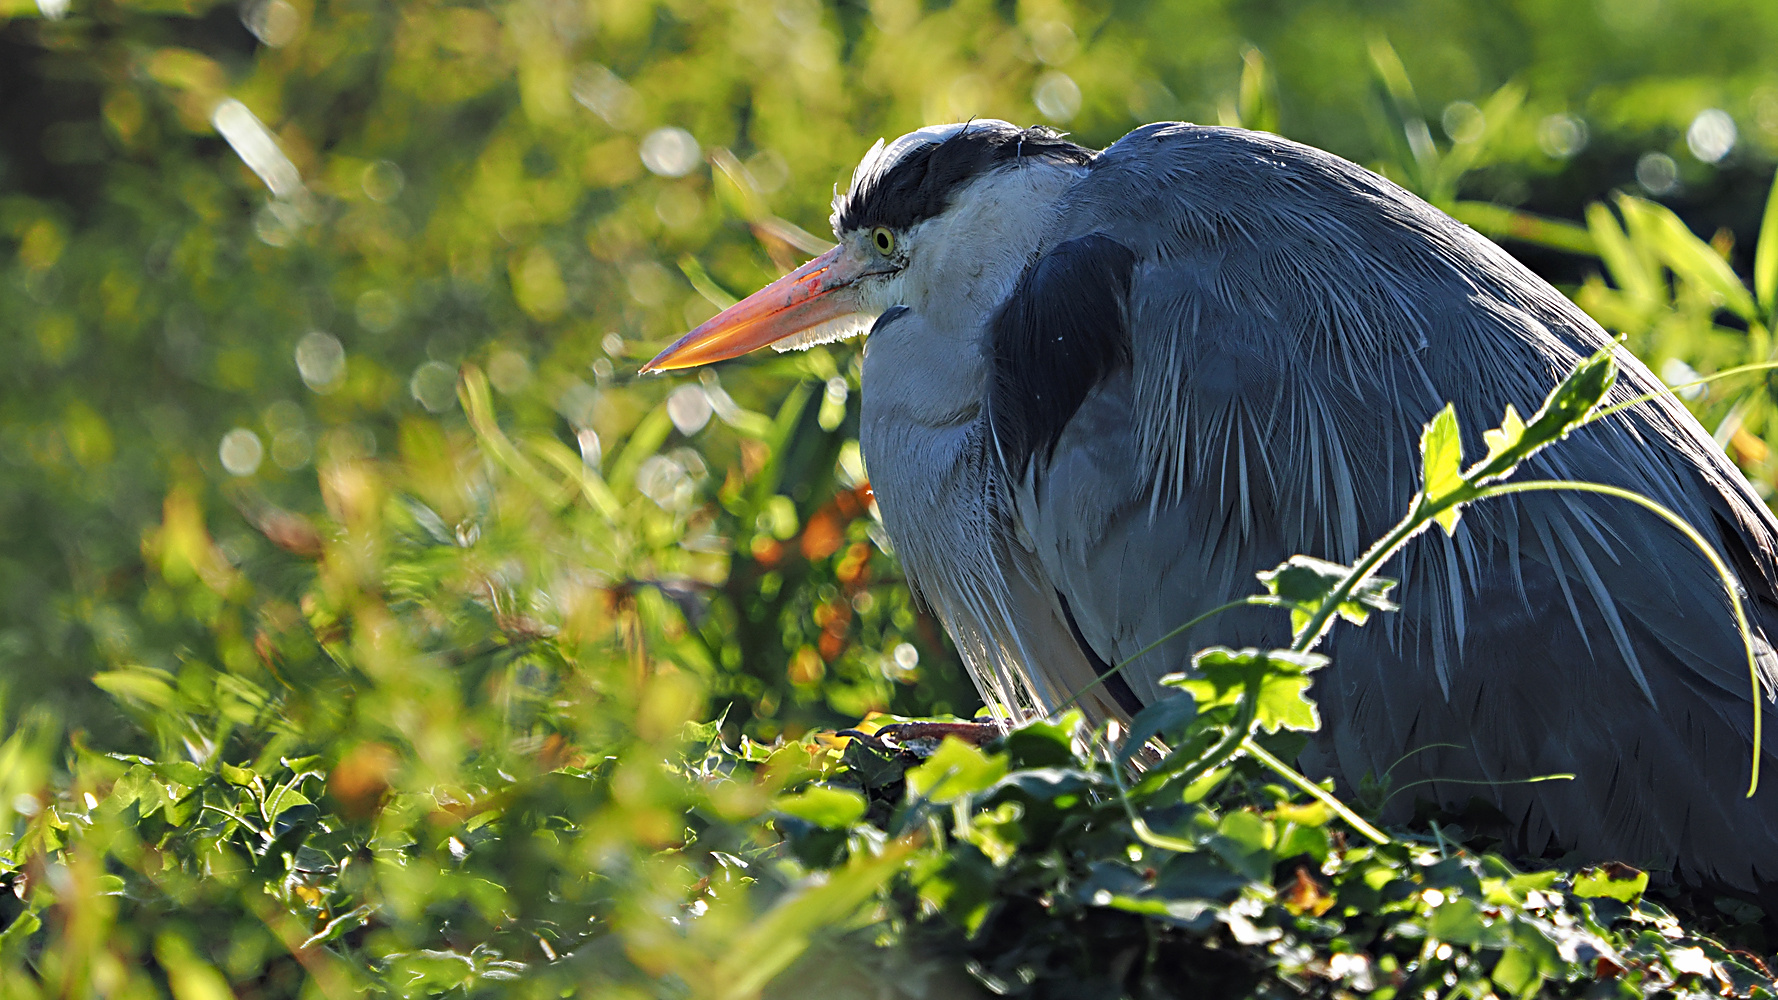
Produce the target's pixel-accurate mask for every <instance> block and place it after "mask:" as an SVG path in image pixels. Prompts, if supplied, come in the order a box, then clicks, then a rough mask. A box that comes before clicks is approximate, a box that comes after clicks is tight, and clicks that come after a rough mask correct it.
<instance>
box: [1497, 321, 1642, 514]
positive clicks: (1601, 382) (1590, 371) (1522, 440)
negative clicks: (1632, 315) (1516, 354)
mask: <svg viewBox="0 0 1778 1000" xmlns="http://www.w3.org/2000/svg"><path fill="white" fill-rule="evenodd" d="M1616 350H1617V345H1616V344H1610V345H1607V346H1605V347H1603V348H1600V349H1599V350H1598V351H1597V352H1595V353H1594V354H1592V355H1591V356H1589V357H1587V358H1586V359H1585V360H1583V361H1581V362H1580V363H1579V364H1577V365H1575V366H1574V370H1573V371H1572V372H1569V373H1568V377H1567V378H1565V379H1563V380H1562V381H1561V383H1560V384H1558V385H1557V386H1556V387H1555V388H1554V389H1551V390H1550V394H1549V396H1548V397H1546V398H1545V399H1544V401H1543V406H1542V407H1540V408H1539V409H1538V411H1537V412H1536V413H1535V414H1533V415H1532V417H1531V422H1530V423H1528V424H1526V423H1522V422H1521V421H1520V420H1519V415H1518V412H1517V411H1516V410H1514V409H1512V408H1511V407H1510V406H1509V407H1508V408H1507V413H1506V416H1505V418H1504V419H1503V420H1502V422H1501V425H1500V427H1499V428H1498V429H1497V430H1495V431H1490V432H1488V433H1487V434H1485V435H1483V439H1484V440H1486V441H1487V442H1488V456H1487V457H1486V458H1484V459H1483V460H1482V461H1481V462H1479V463H1477V464H1476V466H1475V468H1473V469H1471V470H1470V471H1469V473H1468V477H1469V480H1470V481H1471V482H1472V483H1474V484H1475V485H1478V486H1480V485H1485V484H1487V483H1490V482H1494V481H1496V480H1499V479H1502V478H1504V477H1506V476H1509V475H1511V474H1512V472H1513V470H1514V469H1516V468H1517V467H1518V465H1519V463H1520V462H1523V461H1524V460H1525V459H1527V458H1530V457H1531V456H1532V455H1534V454H1536V453H1537V452H1538V451H1540V450H1541V449H1543V448H1544V447H1546V446H1548V445H1549V444H1550V443H1552V442H1554V441H1559V440H1561V439H1562V438H1564V437H1566V436H1567V435H1568V432H1569V431H1571V430H1573V429H1574V428H1575V427H1576V426H1578V425H1579V424H1580V423H1582V422H1583V421H1585V420H1586V419H1587V417H1588V416H1589V415H1590V414H1591V413H1592V412H1593V410H1594V409H1596V408H1597V407H1598V406H1599V404H1600V403H1601V402H1602V401H1603V400H1604V399H1605V396H1606V394H1608V393H1609V392H1611V387H1612V385H1614V384H1615V383H1616V382H1617V361H1616V359H1615V358H1613V357H1612V354H1613V352H1614V351H1616Z"/></svg>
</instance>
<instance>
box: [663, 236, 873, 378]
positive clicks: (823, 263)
mask: <svg viewBox="0 0 1778 1000" xmlns="http://www.w3.org/2000/svg"><path fill="white" fill-rule="evenodd" d="M844 251H845V245H844V244H841V245H840V246H837V247H834V248H833V249H832V250H829V251H827V252H826V253H824V254H822V255H821V256H819V257H816V258H815V259H814V260H812V261H809V262H808V263H807V264H804V265H803V266H802V267H799V268H797V269H796V270H794V271H792V272H790V273H789V274H787V275H785V276H784V277H782V278H779V279H778V280H777V281H774V282H772V283H771V284H769V285H767V286H765V287H764V288H762V289H760V290H759V291H757V292H754V293H753V294H752V295H749V296H747V297H746V298H744V299H742V300H741V301H739V302H737V303H735V304H734V305H732V306H729V307H728V308H727V309H724V310H723V311H722V312H720V313H717V314H716V315H715V316H713V317H711V318H710V319H709V320H707V321H705V322H704V323H703V324H702V325H700V326H699V327H698V328H697V329H695V330H693V331H692V332H690V333H688V334H686V335H685V336H683V337H680V338H679V339H678V340H676V341H674V342H673V346H671V347H669V348H667V349H666V350H664V351H662V352H661V353H660V354H658V355H656V356H655V359H654V360H653V361H650V362H649V363H648V364H646V365H643V366H642V371H643V372H645V373H646V372H663V371H672V370H673V369H676V368H692V367H695V366H697V365H705V364H709V363H710V362H712V361H724V360H727V359H728V358H734V357H739V356H741V355H743V354H746V353H747V352H748V351H752V350H756V349H758V348H761V347H764V346H766V345H767V344H771V343H774V342H776V341H780V340H783V339H785V338H786V337H792V336H795V335H796V334H799V333H801V332H803V331H804V330H807V329H809V328H811V327H814V326H818V325H820V324H822V323H826V322H828V321H830V320H835V319H839V318H840V317H842V316H849V315H852V314H853V313H856V312H858V311H859V303H858V295H857V289H856V288H855V287H854V282H856V281H857V280H858V279H859V278H860V277H862V276H863V275H864V274H865V273H866V270H867V269H866V268H862V267H859V266H857V265H856V264H852V263H850V261H849V260H848V258H846V257H845V256H843V254H844Z"/></svg>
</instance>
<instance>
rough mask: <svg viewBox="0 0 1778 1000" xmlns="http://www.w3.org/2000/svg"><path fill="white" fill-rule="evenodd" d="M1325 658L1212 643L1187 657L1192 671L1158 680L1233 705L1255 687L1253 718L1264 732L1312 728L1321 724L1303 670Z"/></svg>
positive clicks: (1207, 701) (1206, 701)
mask: <svg viewBox="0 0 1778 1000" xmlns="http://www.w3.org/2000/svg"><path fill="white" fill-rule="evenodd" d="M1327 663H1328V659H1327V657H1325V656H1322V655H1321V654H1319V653H1298V652H1295V651H1293V650H1288V649H1271V650H1263V649H1253V648H1248V649H1230V648H1228V647H1227V646H1211V647H1210V648H1208V649H1205V650H1201V651H1200V652H1199V653H1198V655H1197V656H1195V657H1193V658H1192V670H1193V674H1195V676H1192V675H1184V674H1169V675H1168V676H1166V677H1163V678H1161V683H1162V684H1164V685H1167V686H1169V687H1179V688H1184V689H1185V690H1186V691H1187V692H1188V693H1190V694H1191V696H1192V697H1193V698H1195V699H1197V702H1198V705H1199V706H1201V707H1203V708H1216V707H1220V706H1223V705H1232V704H1234V703H1235V702H1236V701H1238V700H1239V699H1240V698H1241V697H1242V695H1243V694H1245V693H1246V692H1247V691H1248V690H1249V689H1255V690H1256V692H1257V693H1256V696H1255V699H1254V721H1255V722H1257V723H1258V724H1259V725H1260V726H1261V727H1262V728H1264V729H1265V730H1266V732H1269V733H1275V732H1277V731H1278V730H1279V729H1281V728H1282V729H1295V730H1298V731H1304V732H1312V731H1314V730H1316V729H1319V728H1321V716H1320V714H1319V713H1318V712H1317V711H1316V709H1315V702H1314V701H1313V700H1311V699H1310V698H1309V696H1308V690H1309V683H1310V682H1309V677H1308V674H1309V673H1310V672H1311V671H1315V670H1319V669H1321V668H1322V667H1324V666H1326V665H1327Z"/></svg>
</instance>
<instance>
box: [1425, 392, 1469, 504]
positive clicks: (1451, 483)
mask: <svg viewBox="0 0 1778 1000" xmlns="http://www.w3.org/2000/svg"><path fill="white" fill-rule="evenodd" d="M1420 466H1421V474H1422V475H1423V476H1424V477H1425V479H1426V496H1427V498H1428V499H1431V500H1437V499H1439V498H1440V497H1443V496H1445V495H1447V494H1449V493H1450V492H1451V491H1452V490H1455V489H1457V488H1458V487H1460V486H1462V485H1463V442H1462V441H1461V440H1460V438H1459V435H1458V431H1457V408H1456V407H1455V406H1453V405H1451V404H1450V403H1446V404H1445V408H1444V409H1442V410H1440V411H1438V415H1437V416H1435V417H1433V418H1432V420H1431V421H1430V422H1429V423H1427V425H1426V429H1425V430H1424V431H1422V432H1421V433H1420Z"/></svg>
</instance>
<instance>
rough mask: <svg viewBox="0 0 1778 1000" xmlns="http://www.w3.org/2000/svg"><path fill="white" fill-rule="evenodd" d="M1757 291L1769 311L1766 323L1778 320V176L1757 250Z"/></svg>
mask: <svg viewBox="0 0 1778 1000" xmlns="http://www.w3.org/2000/svg"><path fill="white" fill-rule="evenodd" d="M1753 294H1754V297H1755V298H1757V299H1759V305H1760V308H1761V309H1763V310H1765V313H1766V325H1768V326H1770V325H1772V324H1773V323H1778V175H1774V176H1773V177H1772V190H1771V191H1770V192H1768V193H1767V194H1766V213H1765V217H1764V218H1762V219H1761V220H1760V224H1759V245H1758V246H1757V247H1755V248H1754V252H1753Z"/></svg>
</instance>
